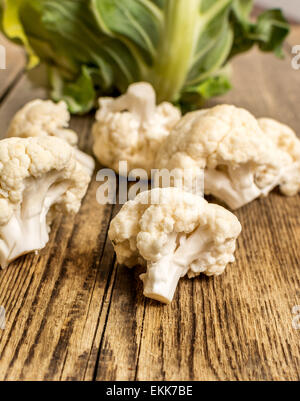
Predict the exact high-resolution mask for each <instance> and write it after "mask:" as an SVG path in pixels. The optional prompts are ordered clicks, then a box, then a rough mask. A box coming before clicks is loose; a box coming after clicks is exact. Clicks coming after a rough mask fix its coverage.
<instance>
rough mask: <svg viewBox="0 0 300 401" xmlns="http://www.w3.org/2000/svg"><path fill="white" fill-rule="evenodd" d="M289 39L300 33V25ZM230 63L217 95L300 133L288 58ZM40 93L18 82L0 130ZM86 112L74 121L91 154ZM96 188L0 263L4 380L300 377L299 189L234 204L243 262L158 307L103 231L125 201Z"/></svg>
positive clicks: (189, 285) (0, 110) (298, 77)
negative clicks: (299, 312) (103, 196)
mask: <svg viewBox="0 0 300 401" xmlns="http://www.w3.org/2000/svg"><path fill="white" fill-rule="evenodd" d="M297 32H298V33H297ZM291 38H292V39H291V40H290V41H289V45H290V46H291V45H292V44H295V43H296V42H297V41H299V43H300V31H299V30H298V31H294V32H293V35H292V36H291ZM233 68H234V84H235V89H234V90H233V91H232V92H231V93H230V94H229V95H227V96H225V97H223V98H220V99H216V100H214V101H213V102H210V104H211V105H212V104H215V103H216V102H228V103H233V104H236V105H239V106H242V107H246V108H248V109H249V110H250V111H252V112H253V113H254V114H255V115H256V116H270V117H274V118H278V119H280V120H282V121H284V122H286V123H288V124H290V125H291V126H292V127H294V128H295V129H296V130H298V131H299V132H300V116H299V113H298V108H299V101H300V97H299V91H298V88H299V84H300V71H294V70H292V68H291V64H290V58H287V59H286V60H285V61H284V62H282V61H280V60H276V59H274V58H273V56H271V55H261V54H259V53H258V52H255V51H254V52H252V53H250V54H249V55H246V56H243V57H240V58H237V59H236V60H235V62H234V66H233ZM0 87H1V86H0ZM45 96H46V93H45V91H44V90H43V89H40V88H38V87H36V86H35V85H33V84H32V83H31V82H29V80H28V79H27V78H26V77H22V78H21V79H20V80H18V82H17V85H16V86H15V87H14V88H13V89H12V90H11V91H10V93H9V95H8V96H7V97H6V98H5V100H4V102H3V104H2V106H1V107H0V121H1V122H2V126H1V132H0V134H1V135H2V136H3V135H4V134H5V132H6V129H7V126H8V123H9V120H10V118H11V117H12V115H13V114H14V113H15V112H16V111H17V109H19V107H21V106H22V105H23V104H24V103H25V102H27V101H28V100H30V99H32V98H35V97H45ZM91 120H92V117H91V116H87V117H84V118H82V117H76V118H74V119H73V121H72V126H73V128H75V129H76V130H77V131H78V132H79V134H80V146H81V147H82V148H83V149H84V150H86V151H88V152H90V151H91V136H90V126H91ZM97 186H98V184H97V183H96V181H95V178H94V179H93V182H92V184H91V187H90V189H89V192H88V194H87V196H86V198H85V200H84V202H83V206H82V209H81V211H80V213H79V214H78V215H77V216H75V217H68V216H65V217H61V218H58V219H57V220H56V221H55V223H54V226H53V230H52V234H51V238H50V242H49V244H48V245H47V247H46V248H45V249H44V250H43V251H42V252H40V254H39V255H28V256H26V257H23V258H21V259H19V260H18V261H16V262H15V263H13V264H12V265H11V266H10V267H9V268H8V269H7V270H5V271H3V272H0V305H3V306H4V307H5V308H6V312H7V326H6V329H5V330H4V331H1V330H0V380H1V379H2V380H3V379H6V380H13V379H22V380H29V379H38V380H42V379H47V380H92V379H97V380H120V379H122V380H134V379H138V380H146V379H147V380H151V379H158V380H161V379H167V380H172V379H173V380H183V379H192V380H199V379H208V380H212V379H221V380H224V379H229V380H236V379H238V380H241V379H244V380H254V379H255V380H264V379H270V380H284V379H286V380H297V379H299V376H300V363H299V362H300V361H299V351H300V349H299V334H300V332H299V331H297V330H294V329H293V328H292V318H293V315H292V307H293V306H294V305H296V304H300V299H299V281H300V270H299V257H300V250H299V247H298V241H299V237H300V229H299V227H300V225H299V197H294V198H284V197H282V196H280V195H279V194H278V193H277V192H276V191H275V192H274V193H273V194H272V195H271V196H270V197H269V198H267V199H261V200H258V201H255V202H253V203H252V204H251V205H248V206H246V207H245V208H243V209H241V210H240V211H238V212H237V215H238V217H239V218H240V220H241V222H242V224H243V227H244V229H243V233H242V235H241V237H240V239H239V241H238V250H237V253H236V257H237V262H236V263H235V264H234V265H233V266H230V267H229V268H228V270H227V272H226V274H224V275H223V276H221V277H219V278H215V279H212V278H210V279H208V278H205V277H204V278H203V277H200V278H196V279H194V280H188V279H183V280H182V281H181V282H180V284H179V288H178V291H177V293H176V296H175V300H174V302H173V303H172V304H171V305H170V306H162V305H160V304H158V303H156V302H154V301H150V300H146V299H144V298H143V296H142V284H141V282H140V280H139V278H138V276H139V273H140V272H141V271H140V269H134V270H128V269H126V268H125V267H122V266H114V264H115V257H114V253H113V249H112V245H111V244H110V242H109V241H108V239H107V229H108V225H109V221H110V219H111V215H112V213H116V211H117V209H118V208H117V207H114V208H112V207H111V206H100V205H98V204H97V202H96V190H97Z"/></svg>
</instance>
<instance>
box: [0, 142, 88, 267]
mask: <svg viewBox="0 0 300 401" xmlns="http://www.w3.org/2000/svg"><path fill="white" fill-rule="evenodd" d="M89 182H90V175H89V174H88V172H87V170H86V169H84V168H83V167H82V165H81V164H80V163H78V161H77V160H76V158H75V152H74V149H73V148H72V147H71V146H70V145H68V144H67V143H66V142H65V141H63V140H61V139H59V138H55V137H47V136H46V137H35V138H9V139H4V140H2V141H0V264H1V267H2V268H5V267H7V265H8V264H9V263H10V262H12V261H13V260H15V259H16V258H18V257H19V256H21V255H23V254H26V253H29V252H31V251H35V250H39V249H42V248H44V247H45V245H46V243H47V242H48V240H49V232H50V224H51V222H52V220H53V218H54V217H55V215H56V213H57V212H58V211H60V210H62V211H65V212H73V213H77V212H78V210H79V208H80V204H81V200H82V198H83V197H84V195H85V193H86V190H87V187H88V184H89Z"/></svg>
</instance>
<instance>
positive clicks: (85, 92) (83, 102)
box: [50, 66, 96, 114]
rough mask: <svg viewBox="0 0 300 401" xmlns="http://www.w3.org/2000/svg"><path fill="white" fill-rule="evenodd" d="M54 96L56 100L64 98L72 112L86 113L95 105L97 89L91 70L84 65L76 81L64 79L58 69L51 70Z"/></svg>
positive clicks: (52, 93)
mask: <svg viewBox="0 0 300 401" xmlns="http://www.w3.org/2000/svg"><path fill="white" fill-rule="evenodd" d="M50 80H51V84H52V88H53V89H52V92H51V95H52V98H53V99H54V100H55V101H59V100H64V101H65V102H66V103H67V105H68V107H69V110H70V112H71V113H78V114H82V113H86V112H87V111H89V110H91V108H92V107H93V106H94V100H95V95H96V93H95V90H94V84H93V80H92V77H91V71H90V70H89V68H88V67H85V66H83V67H82V72H81V75H80V76H79V77H78V79H77V80H76V81H75V82H67V81H64V80H63V79H62V77H61V75H60V74H59V73H58V71H57V70H55V69H54V68H52V69H51V70H50Z"/></svg>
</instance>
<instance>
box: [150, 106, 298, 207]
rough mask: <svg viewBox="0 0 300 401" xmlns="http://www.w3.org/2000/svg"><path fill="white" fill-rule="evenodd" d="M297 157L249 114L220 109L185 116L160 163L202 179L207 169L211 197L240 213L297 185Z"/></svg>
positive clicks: (232, 108) (164, 148)
mask: <svg viewBox="0 0 300 401" xmlns="http://www.w3.org/2000/svg"><path fill="white" fill-rule="evenodd" d="M294 140H295V141H296V142H298V140H297V139H296V138H294ZM293 157H294V156H293V154H292V153H291V152H290V149H289V148H288V147H284V146H280V144H279V143H278V142H277V141H275V140H274V138H273V137H272V135H266V133H265V132H264V131H263V130H262V129H261V127H260V125H259V123H258V121H257V120H256V119H255V118H254V117H253V116H252V115H251V114H250V113H249V112H248V111H246V110H244V109H240V108H237V107H235V106H229V105H220V106H216V107H213V108H212V109H208V110H201V111H196V112H193V113H189V114H187V115H186V116H185V117H183V118H182V119H181V121H180V122H179V123H178V124H177V125H176V126H175V127H174V129H173V130H172V132H171V134H170V136H169V138H168V141H167V142H165V143H164V144H163V145H162V146H161V148H160V150H159V152H158V154H157V157H156V161H155V164H156V167H157V168H159V169H162V168H167V169H169V170H171V169H173V168H176V167H177V168H181V169H185V168H189V169H192V170H194V171H195V172H198V174H200V171H203V170H204V172H205V174H204V176H205V185H204V190H205V193H206V194H207V195H208V194H212V195H214V196H216V197H217V198H219V199H221V200H222V201H224V202H225V203H226V204H227V205H228V206H229V207H230V208H232V209H237V208H239V207H241V206H243V205H245V204H247V203H248V202H251V201H252V200H254V199H255V198H257V197H259V196H262V195H263V196H266V195H268V193H269V192H270V191H271V190H272V189H273V188H274V187H276V186H277V185H279V186H280V188H281V190H282V191H283V192H284V193H286V192H287V189H284V188H288V187H290V186H291V185H292V186H294V184H293V183H292V181H293V182H294V180H295V177H292V175H291V174H290V173H289V171H290V168H291V166H293V165H294V160H293ZM295 157H296V159H297V157H298V156H295ZM298 160H299V159H298ZM195 174H196V173H195ZM296 192H297V191H296Z"/></svg>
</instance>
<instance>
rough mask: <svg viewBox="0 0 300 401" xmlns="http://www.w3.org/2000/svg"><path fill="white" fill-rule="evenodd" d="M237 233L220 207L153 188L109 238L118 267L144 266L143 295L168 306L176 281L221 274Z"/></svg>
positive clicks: (128, 207)
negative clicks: (119, 265) (182, 278)
mask: <svg viewBox="0 0 300 401" xmlns="http://www.w3.org/2000/svg"><path fill="white" fill-rule="evenodd" d="M240 232H241V225H240V223H239V221H238V219H237V218H236V217H235V216H234V215H233V214H232V213H231V212H229V211H228V210H226V209H224V208H223V207H221V206H218V205H213V204H209V203H208V202H207V201H206V200H205V199H203V198H202V197H200V196H196V195H193V194H191V193H188V192H184V191H182V190H181V189H179V188H156V189H153V190H151V191H145V192H142V193H140V194H139V195H138V196H137V197H136V198H135V199H134V200H133V201H129V202H127V203H126V204H125V205H124V206H123V207H122V209H121V211H120V212H119V214H118V215H117V216H116V217H115V218H114V219H113V220H112V222H111V225H110V228H109V232H108V235H109V238H110V239H111V241H112V243H113V245H114V248H115V251H116V255H117V259H118V262H119V263H121V264H125V265H127V266H128V267H132V266H134V265H136V264H139V263H140V264H146V265H147V272H146V273H145V274H142V275H141V279H142V281H143V283H144V295H145V296H146V297H149V298H153V299H156V300H158V301H161V302H164V303H170V302H171V301H172V299H173V296H174V292H175V289H176V286H177V283H178V281H179V279H180V277H183V276H185V275H186V274H187V275H188V276H189V277H194V276H197V275H199V274H200V273H204V274H206V275H208V276H212V275H219V274H221V273H223V271H224V269H225V267H226V265H227V264H228V263H230V262H233V261H234V256H233V253H234V251H235V243H236V239H237V237H238V235H239V234H240Z"/></svg>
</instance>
